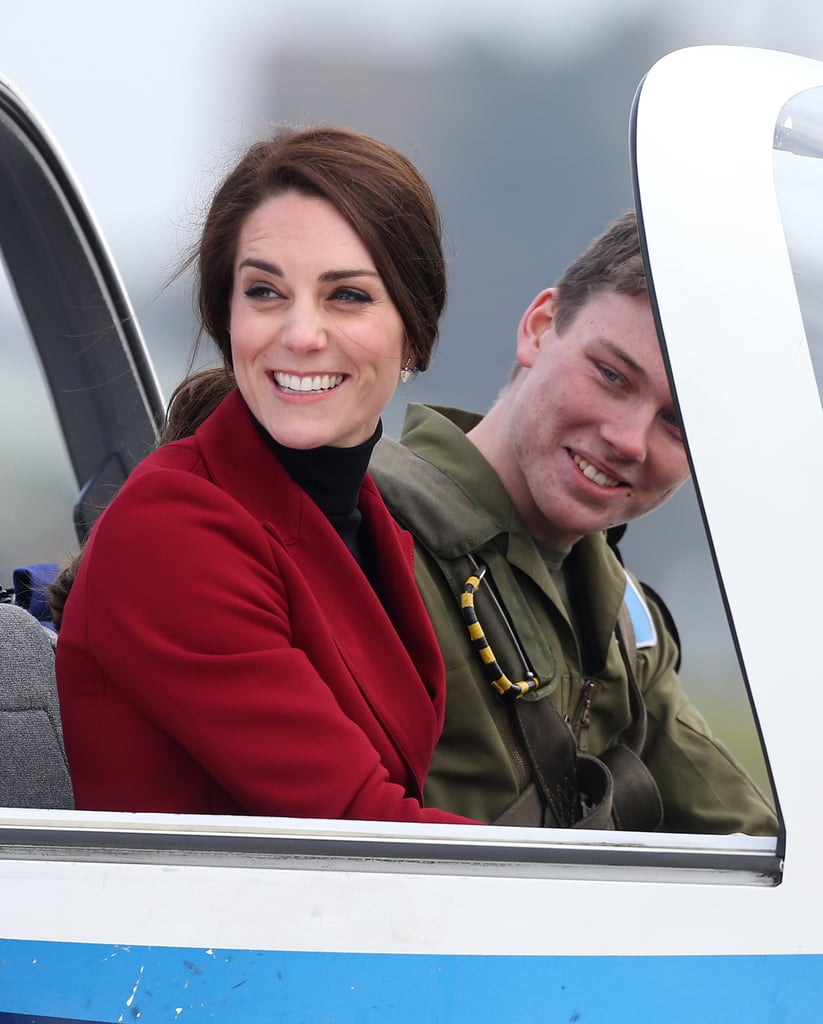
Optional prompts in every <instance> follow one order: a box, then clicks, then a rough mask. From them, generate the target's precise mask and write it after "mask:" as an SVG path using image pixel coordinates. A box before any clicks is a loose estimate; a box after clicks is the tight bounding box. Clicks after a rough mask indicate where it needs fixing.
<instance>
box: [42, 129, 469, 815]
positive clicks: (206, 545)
mask: <svg viewBox="0 0 823 1024" xmlns="http://www.w3.org/2000/svg"><path fill="white" fill-rule="evenodd" d="M192 262H193V263H194V266H195V270H196V287H197V291H196V294H197V303H198V307H199V314H200V321H201V327H202V331H203V332H204V333H205V334H207V335H208V336H210V337H211V338H212V339H213V340H214V342H215V343H216V345H217V347H218V349H219V351H220V353H221V355H222V360H223V364H224V366H223V369H222V370H221V371H213V372H211V373H207V374H200V375H195V376H193V377H192V378H190V379H189V380H187V381H186V382H184V385H183V387H182V388H181V389H180V388H179V389H178V391H177V393H176V398H175V401H174V403H173V404H172V416H171V421H170V424H169V425H168V427H167V432H168V433H170V434H171V435H172V436H173V437H175V438H176V440H173V441H171V443H165V444H163V445H161V447H159V448H158V449H157V450H156V451H155V452H154V453H153V454H152V455H150V456H149V457H148V458H147V459H145V460H144V462H143V463H141V465H140V466H139V467H138V468H137V469H136V470H135V471H134V472H133V473H132V475H131V476H130V478H129V479H128V481H127V482H126V484H125V485H124V486H123V488H122V490H121V491H120V493H119V494H118V495H117V497H116V498H115V499H114V501H113V502H112V503H111V505H110V506H109V507H108V508H107V509H106V511H105V512H104V513H103V514H102V516H101V517H100V519H99V520H98V522H97V524H96V526H95V528H94V530H93V532H92V535H91V538H90V540H89V543H88V545H87V547H86V550H85V552H84V555H83V558H82V560H81V562H80V565H79V569H78V572H77V576H76V579H75V581H74V585H73V587H72V589H71V593H70V594H69V597H68V600H67V601H66V605H65V608H64V611H63V618H62V624H61V630H60V637H59V641H58V647H57V676H58V685H59V690H60V700H61V711H62V716H63V726H64V732H65V739H66V750H67V754H68V758H69V763H70V766H71V769H72V777H73V782H74V787H75V796H76V801H77V806H78V807H81V808H96V809H109V810H130V811H172V812H192V813H248V814H266V815H294V816H300V817H322V818H355V819H376V820H405V821H454V822H460V821H466V819H463V818H459V817H457V816H455V815H450V814H446V813H445V812H441V811H438V810H435V809H430V808H424V807H423V806H422V802H421V800H422V797H421V794H422V786H423V781H424V778H425V775H426V772H427V770H428V765H429V760H430V757H431V753H432V749H433V747H434V744H435V742H436V740H437V738H438V736H439V733H440V729H441V725H442V719H443V708H444V699H445V693H444V675H443V667H442V663H441V658H440V654H439V651H438V648H437V644H436V641H435V638H434V634H433V632H432V629H431V626H430V624H429V620H428V617H427V615H426V611H425V608H424V606H423V604H422V603H421V600H420V598H419V596H418V593H417V588H416V586H415V583H414V573H413V547H412V540H411V537H410V536H408V535H406V534H404V533H402V531H400V530H399V528H398V527H397V526H396V525H395V523H394V521H393V520H392V518H391V516H390V515H389V513H388V511H387V510H386V508H385V506H384V504H383V502H382V499H381V498H380V496H379V494H378V492H377V490H376V488H375V486H374V484H373V483H372V481H371V479H370V477H369V476H368V474H367V472H366V467H367V465H368V461H369V456H370V454H371V451H372V448H373V447H374V445H375V444H376V442H377V440H378V438H379V436H380V431H381V425H380V416H381V413H382V411H383V409H384V408H385V407H386V405H387V404H388V402H389V400H390V399H391V396H392V394H393V393H394V390H395V387H396V385H397V381H398V379H407V377H408V375H409V373H410V372H412V371H414V370H424V369H425V368H426V367H427V365H428V363H429V359H430V356H431V352H432V349H433V347H434V343H435V340H436V337H437V329H438V322H439V318H440V314H441V313H442V310H443V306H444V303H445V298H446V281H445V267H444V259H443V254H442V248H441V232H440V222H439V217H438V213H437V209H436V207H435V204H434V200H433V197H432V195H431V192H430V190H429V188H428V186H427V185H426V183H425V181H424V180H423V179H422V177H421V176H420V174H419V173H418V172H417V170H416V169H415V168H414V167H413V165H412V164H411V163H409V161H408V160H406V159H405V158H404V157H403V156H401V155H400V154H399V153H397V152H396V151H394V150H393V149H391V148H389V147H388V146H385V145H383V144H382V143H380V142H377V141H376V140H374V139H371V138H368V137H367V136H363V135H359V134H357V133H355V132H349V131H345V130H342V129H337V128H315V129H308V130H305V131H291V130H288V131H281V132H278V133H277V134H276V135H275V137H274V138H273V139H271V140H270V141H267V142H261V143H257V144H255V145H254V146H252V147H251V148H250V149H249V150H248V151H247V153H246V154H245V155H244V157H243V158H242V159H241V160H240V162H239V163H238V165H237V166H236V167H235V168H234V169H233V170H232V171H231V172H230V174H229V175H228V176H227V178H226V179H225V180H224V182H223V183H222V185H221V186H220V187H219V188H218V190H217V192H216V194H215V196H214V199H213V201H212V204H211V207H210V210H209V213H208V215H207V218H206V222H205V226H204V229H203V232H202V237H201V239H200V244H199V247H198V250H197V253H196V255H195V257H194V258H193V261H192Z"/></svg>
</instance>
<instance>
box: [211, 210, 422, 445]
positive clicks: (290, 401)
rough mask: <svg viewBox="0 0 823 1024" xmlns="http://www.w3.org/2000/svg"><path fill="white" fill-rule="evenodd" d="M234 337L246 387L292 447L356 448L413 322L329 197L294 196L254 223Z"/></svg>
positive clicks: (244, 237)
mask: <svg viewBox="0 0 823 1024" xmlns="http://www.w3.org/2000/svg"><path fill="white" fill-rule="evenodd" d="M229 333H230V335H231V351H232V360H233V364H234V373H235V377H236V378H237V385H238V387H239V388H240V392H241V394H242V395H243V398H244V399H245V401H246V404H247V405H248V406H249V408H250V409H251V411H252V413H253V414H254V416H255V418H256V419H257V420H258V422H259V423H260V424H261V425H262V426H263V427H265V429H266V430H267V431H268V432H269V434H271V436H272V437H273V438H274V439H275V440H276V441H278V442H279V443H280V444H282V445H285V446H286V447H288V448H303V449H305V448H317V447H320V446H321V445H332V446H335V447H338V448H348V447H352V446H353V445H357V444H360V443H361V442H362V441H365V440H367V439H368V438H369V437H371V435H372V434H373V433H374V431H375V429H376V427H377V422H378V419H379V418H380V414H381V413H382V411H383V409H384V408H385V407H386V405H388V403H389V400H390V399H391V396H392V394H393V393H394V389H395V387H396V386H397V381H398V376H399V372H400V368H401V366H402V365H403V361H404V350H405V341H404V335H405V332H404V327H403V321H402V320H401V318H400V314H399V313H398V312H397V309H396V308H395V306H394V303H393V302H392V300H391V299H390V298H389V294H388V292H387V291H386V288H385V285H384V284H383V281H382V279H381V277H380V275H379V274H378V273H377V269H376V268H375V265H374V262H373V260H372V258H371V256H370V255H369V253H368V251H367V249H366V247H365V246H364V244H363V242H362V241H361V239H360V237H359V236H358V235H357V234H356V232H355V231H354V229H353V228H352V227H351V225H350V224H349V223H348V222H347V221H346V220H344V218H343V217H342V216H341V215H340V214H339V213H338V212H337V210H336V209H335V208H334V207H333V206H332V205H331V203H329V202H328V201H327V200H325V199H320V198H317V197H314V196H306V195H303V194H301V193H299V192H285V193H283V194H281V195H278V196H275V197H274V198H272V199H267V200H266V201H265V202H264V203H263V204H262V205H261V206H259V207H258V208H257V209H256V210H254V211H253V212H252V213H251V214H250V215H249V216H248V218H247V219H246V221H245V223H244V225H243V228H242V230H241V232H240V237H239V239H238V245H237V255H236V257H235V263H234V279H233V285H232V293H231V302H230V307H229Z"/></svg>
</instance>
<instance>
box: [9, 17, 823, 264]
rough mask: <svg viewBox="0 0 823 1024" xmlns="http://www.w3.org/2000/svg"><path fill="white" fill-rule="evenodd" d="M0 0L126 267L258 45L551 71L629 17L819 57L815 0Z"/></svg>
mask: <svg viewBox="0 0 823 1024" xmlns="http://www.w3.org/2000/svg"><path fill="white" fill-rule="evenodd" d="M0 3H1V4H2V8H3V18H2V31H1V32H0V75H2V76H3V77H5V78H7V79H8V80H10V81H11V82H12V83H13V84H14V85H15V86H16V87H17V88H18V89H19V90H20V91H21V92H22V93H23V94H24V96H26V97H27V99H28V100H29V101H30V103H31V104H32V106H33V107H34V109H35V110H36V111H37V113H38V114H39V115H40V117H41V118H42V120H43V121H44V122H45V124H46V125H47V127H48V128H49V129H50V130H51V132H52V134H53V135H54V137H55V138H56V139H57V140H58V142H59V144H60V146H61V147H62V149H63V151H64V153H65V154H66V156H67V158H68V161H69V163H70V165H71V166H72V167H73V169H74V171H75V173H76V174H77V176H78V178H79V180H80V182H81V184H82V186H83V188H84V190H85V192H86V194H87V195H88V197H89V199H90V201H91V205H92V208H93V210H94V211H95V213H96V214H97V217H98V220H99V221H100V223H101V224H102V227H103V230H104V232H105V234H106V236H107V237H108V239H109V241H110V244H111V245H112V247H113V248H114V250H115V255H116V256H118V258H119V259H120V260H121V261H122V259H123V256H122V253H123V252H124V251H125V250H126V249H127V248H128V247H130V246H132V245H135V244H138V245H140V246H141V247H143V248H145V247H146V245H147V244H151V247H152V248H153V249H154V251H155V252H157V253H161V252H168V251H169V249H170V248H171V247H172V246H173V245H174V242H175V238H176V231H177V226H178V225H179V224H180V223H185V221H186V213H187V208H188V205H189V204H190V203H191V201H192V197H193V195H196V193H197V189H198V186H199V183H200V182H201V179H202V177H203V175H204V174H206V172H207V171H208V169H209V168H210V167H213V166H214V165H215V163H217V162H219V160H220V158H221V157H222V154H223V153H224V152H225V149H226V147H228V146H230V145H231V144H232V143H234V142H236V141H237V140H238V139H240V138H243V137H245V136H247V135H248V134H249V133H250V132H253V131H254V128H255V125H254V123H253V118H254V112H252V111H250V110H249V106H248V96H249V94H250V90H251V81H250V75H251V73H252V68H253V67H255V66H256V65H255V62H254V61H253V60H251V59H250V55H251V54H252V53H253V52H255V49H257V50H258V52H259V49H260V48H261V46H262V43H263V42H264V41H265V42H267V43H268V44H269V46H270V47H271V48H272V49H273V48H275V47H281V46H282V47H288V48H289V49H290V50H292V49H294V50H299V49H311V50H312V51H314V52H318V51H322V52H329V53H333V54H335V55H337V56H340V55H350V56H351V58H352V59H353V60H356V59H357V58H358V56H368V57H369V58H370V59H374V58H375V57H379V58H381V59H384V60H387V61H391V60H402V61H404V62H409V61H419V62H420V63H421V64H425V63H427V62H429V61H438V62H443V61H447V60H448V59H449V53H450V52H453V51H454V50H455V49H456V48H457V47H460V46H465V45H466V44H467V43H475V44H478V45H482V46H484V47H487V48H491V49H494V48H499V49H504V48H505V49H508V50H511V51H514V52H516V53H517V54H518V55H519V59H522V60H523V61H554V62H557V61H566V60H573V59H574V56H575V54H576V53H577V52H578V51H579V48H580V47H585V46H587V45H591V44H592V42H593V41H595V40H596V41H597V42H600V41H602V38H603V36H604V35H608V34H609V33H610V32H612V31H613V30H614V29H615V27H616V26H617V25H619V24H621V23H623V22H625V21H626V19H633V18H634V19H640V20H642V21H644V22H649V21H651V22H653V23H654V24H655V25H659V34H660V39H661V56H662V55H663V53H665V52H666V51H668V50H671V49H676V48H678V47H679V46H684V45H692V44H694V43H704V42H723V43H740V44H746V45H759V46H768V47H771V48H775V49H787V50H793V51H794V52H798V53H802V54H804V55H807V56H812V57H818V58H823V13H821V12H822V11H823V4H820V3H819V0H723V2H722V4H721V3H717V2H716V0H689V2H688V3H683V2H682V0H506V3H505V4H485V3H479V2H477V0H448V3H443V2H442V0H359V2H358V3H357V4H354V5H350V6H346V7H343V6H341V5H340V3H339V2H338V0H302V2H300V3H298V4H294V3H291V4H290V3H286V2H283V0H267V2H265V3H261V2H260V0H232V2H226V0H197V2H193V0H142V2H141V3H136V4H119V3H112V2H111V0H72V2H69V3H66V2H65V0H38V2H37V3H31V4H30V3H25V2H24V0H0ZM250 118H251V119H252V123H249V119H250ZM152 243H153V244H152Z"/></svg>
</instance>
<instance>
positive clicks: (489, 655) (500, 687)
mask: <svg viewBox="0 0 823 1024" xmlns="http://www.w3.org/2000/svg"><path fill="white" fill-rule="evenodd" d="M485 575H486V566H485V565H483V566H481V567H480V568H479V569H478V571H477V572H476V573H474V574H472V575H471V576H469V578H468V579H467V580H466V582H465V583H464V584H463V591H462V593H461V595H460V610H461V612H462V613H463V621H464V622H465V623H466V628H467V629H468V631H469V639H470V640H471V643H472V647H474V649H475V651H476V652H477V654H478V655H479V656H480V660H481V662H482V663H483V669H484V671H485V673H486V678H487V679H488V680H489V682H490V683H491V684H492V686H493V687H494V688H495V690H497V692H498V693H499V694H500V696H501V697H508V698H510V699H515V700H516V699H518V698H520V697H522V696H523V695H524V694H526V693H528V692H529V691H530V690H536V689H537V687H538V686H539V685H540V680H539V679H538V678H537V676H536V675H534V673H533V672H531V671H529V670H528V669H527V670H526V678H525V679H524V680H522V681H521V682H519V683H513V682H512V681H511V679H509V677H508V676H507V675H506V673H505V672H504V671H503V669H502V668H501V667H500V665H499V664H498V662H497V658H496V657H495V655H494V651H493V650H492V647H491V644H490V643H489V641H488V640H487V639H486V634H485V633H484V632H483V627H482V626H481V625H480V622H479V621H478V618H477V612H476V611H475V608H474V596H475V594H476V593H477V591H478V590H479V589H480V584H481V583H482V581H483V577H484V576H485Z"/></svg>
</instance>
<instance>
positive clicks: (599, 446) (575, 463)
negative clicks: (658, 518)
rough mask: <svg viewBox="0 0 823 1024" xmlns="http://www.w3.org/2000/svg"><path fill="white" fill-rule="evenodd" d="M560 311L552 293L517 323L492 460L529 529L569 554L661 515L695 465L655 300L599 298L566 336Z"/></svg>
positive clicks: (615, 296)
mask: <svg viewBox="0 0 823 1024" xmlns="http://www.w3.org/2000/svg"><path fill="white" fill-rule="evenodd" d="M554 308H555V292H554V291H553V290H552V289H549V290H547V291H546V292H542V293H541V295H539V296H538V297H537V299H535V301H534V302H533V303H532V305H531V306H530V307H529V309H528V310H527V312H526V313H525V315H524V317H523V320H522V321H521V324H520V330H519V332H518V348H517V354H518V360H519V362H520V364H521V366H522V367H523V368H522V369H521V370H520V373H519V375H518V377H517V378H516V379H515V382H514V384H513V386H512V387H511V388H510V389H509V391H508V393H507V396H508V397H507V400H508V401H509V402H510V404H509V407H508V418H507V424H508V438H507V439H506V440H505V441H504V448H505V458H503V459H502V460H501V459H497V460H496V463H497V468H498V471H499V472H500V470H501V465H500V463H501V461H502V462H504V463H505V464H506V468H505V469H504V470H503V472H502V473H501V475H503V477H504V480H503V482H504V484H505V485H506V487H507V489H508V490H509V493H510V494H511V496H512V498H513V499H514V502H515V505H516V506H517V508H518V510H519V512H520V514H521V516H522V517H523V518H524V520H525V522H526V525H527V526H528V527H529V529H530V531H531V532H532V533H533V534H534V535H535V536H537V537H539V538H540V539H541V540H543V541H544V542H545V543H546V544H548V545H550V546H551V547H554V548H557V549H559V550H566V549H568V548H570V547H571V546H572V544H574V543H575V542H576V541H577V540H579V538H580V537H582V536H584V535H585V534H589V533H595V532H598V531H601V530H605V529H607V528H608V527H610V526H614V525H616V524H618V523H624V522H627V521H629V520H631V519H636V518H637V517H638V516H642V515H644V514H645V513H646V512H650V511H651V510H652V509H654V508H657V506H658V505H660V504H662V503H663V502H664V501H665V500H666V499H667V498H668V497H669V496H670V495H672V494H673V493H674V492H675V491H676V490H677V488H678V487H679V486H680V485H681V484H682V483H683V482H684V481H685V480H686V478H687V477H688V475H689V469H688V463H687V460H686V452H685V448H684V445H683V440H682V437H681V433H680V427H679V424H678V422H677V418H676V416H675V412H674V408H673V405H672V399H671V394H670V391H669V385H668V381H667V379H666V372H665V369H664V367H663V358H662V355H661V352H660V346H659V343H658V340H657V333H656V331H655V327H654V321H653V319H652V313H651V307H650V305H649V301H648V298H647V297H645V296H639V297H633V296H628V295H621V294H618V293H617V292H614V291H611V290H609V291H605V292H602V293H599V294H596V295H594V296H593V297H592V298H591V299H589V300H588V302H587V303H586V304H585V305H584V306H583V307H582V308H581V309H580V310H579V312H578V314H577V316H576V317H575V319H574V320H573V321H572V322H571V324H568V325H567V326H566V328H565V329H564V331H563V333H562V334H558V333H557V332H556V331H555V329H554V326H553V314H554ZM501 451H502V449H501Z"/></svg>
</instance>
